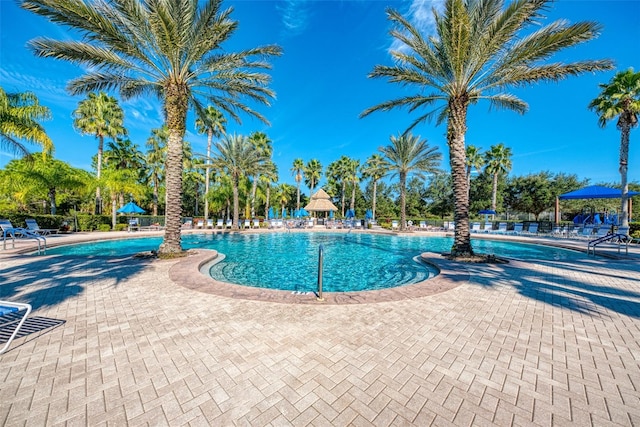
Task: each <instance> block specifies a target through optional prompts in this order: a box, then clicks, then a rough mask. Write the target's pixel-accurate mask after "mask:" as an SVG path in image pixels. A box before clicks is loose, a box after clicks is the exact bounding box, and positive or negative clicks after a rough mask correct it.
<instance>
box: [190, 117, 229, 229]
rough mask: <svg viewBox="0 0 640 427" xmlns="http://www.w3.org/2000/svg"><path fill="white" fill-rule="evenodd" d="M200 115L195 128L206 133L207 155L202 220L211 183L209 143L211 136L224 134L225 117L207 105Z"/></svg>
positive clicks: (205, 214) (207, 205)
mask: <svg viewBox="0 0 640 427" xmlns="http://www.w3.org/2000/svg"><path fill="white" fill-rule="evenodd" d="M200 114H201V116H200V117H198V118H197V119H196V128H197V130H198V133H206V134H207V157H206V159H207V160H206V165H207V166H206V168H205V171H204V194H205V197H204V220H205V222H206V221H207V219H209V199H208V198H207V193H209V185H210V183H211V178H210V175H211V168H210V167H209V165H210V164H211V143H212V141H213V137H214V136H215V137H216V138H219V137H220V135H224V134H225V125H226V123H227V119H225V118H224V116H223V115H222V113H221V112H220V111H218V110H216V109H215V108H214V107H212V106H211V105H209V106H208V107H207V108H205V109H204V110H203V111H201V112H200Z"/></svg>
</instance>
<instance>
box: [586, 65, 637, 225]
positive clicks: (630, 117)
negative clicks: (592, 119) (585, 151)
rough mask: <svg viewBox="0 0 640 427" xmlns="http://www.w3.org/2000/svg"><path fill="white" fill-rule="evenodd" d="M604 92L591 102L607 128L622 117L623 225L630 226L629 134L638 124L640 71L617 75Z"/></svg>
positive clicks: (622, 72) (621, 172)
mask: <svg viewBox="0 0 640 427" xmlns="http://www.w3.org/2000/svg"><path fill="white" fill-rule="evenodd" d="M600 88H601V89H602V92H601V93H600V95H598V97H597V98H596V99H594V100H593V101H591V103H590V104H589V108H590V109H592V110H594V111H595V112H596V113H597V114H598V116H600V117H599V120H598V124H599V125H600V126H601V127H605V126H606V125H607V122H608V121H609V120H613V119H614V118H615V117H618V123H617V127H618V129H620V168H619V170H620V181H621V186H622V206H621V208H622V209H621V210H620V214H621V215H620V216H621V218H620V221H621V222H620V225H621V226H622V227H628V226H629V204H628V200H629V184H628V183H627V170H628V161H629V134H630V133H631V128H634V127H636V126H638V113H640V72H638V73H634V72H633V69H632V68H630V69H628V70H627V71H621V72H619V73H618V74H616V75H615V76H614V77H613V78H612V79H611V81H610V82H609V83H608V84H601V85H600Z"/></svg>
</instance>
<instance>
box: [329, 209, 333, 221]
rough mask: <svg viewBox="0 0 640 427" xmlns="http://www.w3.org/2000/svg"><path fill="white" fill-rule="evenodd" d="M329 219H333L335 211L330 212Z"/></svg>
mask: <svg viewBox="0 0 640 427" xmlns="http://www.w3.org/2000/svg"><path fill="white" fill-rule="evenodd" d="M329 218H331V219H333V211H329Z"/></svg>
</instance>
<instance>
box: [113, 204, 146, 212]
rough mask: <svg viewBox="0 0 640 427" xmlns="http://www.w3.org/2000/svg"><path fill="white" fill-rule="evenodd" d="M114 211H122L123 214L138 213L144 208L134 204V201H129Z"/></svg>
mask: <svg viewBox="0 0 640 427" xmlns="http://www.w3.org/2000/svg"><path fill="white" fill-rule="evenodd" d="M116 212H118V213H123V214H138V213H143V212H145V210H144V209H142V208H141V207H140V206H138V205H136V204H135V203H133V202H129V203H127V204H126V205H124V206H123V207H121V208H120V209H118V210H117V211H116Z"/></svg>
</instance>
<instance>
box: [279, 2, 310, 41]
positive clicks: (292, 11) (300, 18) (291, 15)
mask: <svg viewBox="0 0 640 427" xmlns="http://www.w3.org/2000/svg"><path fill="white" fill-rule="evenodd" d="M277 10H278V12H280V14H281V15H282V23H283V24H284V27H285V28H286V29H287V31H288V33H289V34H292V35H298V34H300V33H302V32H303V31H304V30H305V29H306V28H307V24H308V22H309V2H308V1H307V0H286V1H284V2H282V4H281V5H280V4H279V5H278V6H277Z"/></svg>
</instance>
